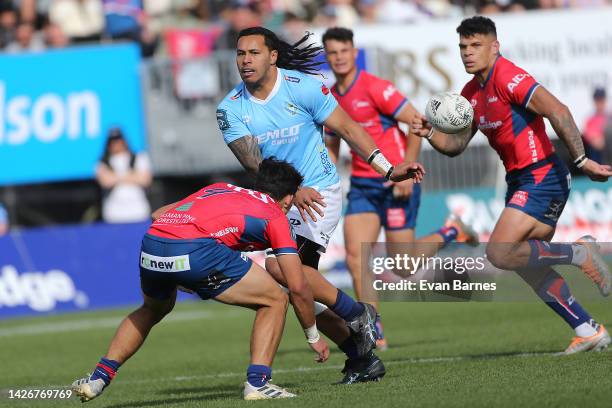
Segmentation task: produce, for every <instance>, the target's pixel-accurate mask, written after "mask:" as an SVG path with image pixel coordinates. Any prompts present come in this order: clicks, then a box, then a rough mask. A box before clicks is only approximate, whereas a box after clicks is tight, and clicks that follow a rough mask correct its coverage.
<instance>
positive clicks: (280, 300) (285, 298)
mask: <svg viewBox="0 0 612 408" xmlns="http://www.w3.org/2000/svg"><path fill="white" fill-rule="evenodd" d="M278 292H279V293H278V294H277V295H276V299H275V306H276V307H278V308H279V309H282V310H284V311H286V310H287V308H288V307H289V295H288V294H287V293H286V292H285V291H284V290H279V291H278Z"/></svg>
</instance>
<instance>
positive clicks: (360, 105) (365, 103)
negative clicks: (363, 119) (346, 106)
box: [351, 99, 370, 110]
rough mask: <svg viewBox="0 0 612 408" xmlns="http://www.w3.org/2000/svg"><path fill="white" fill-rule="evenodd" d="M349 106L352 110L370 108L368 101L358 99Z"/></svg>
mask: <svg viewBox="0 0 612 408" xmlns="http://www.w3.org/2000/svg"><path fill="white" fill-rule="evenodd" d="M351 105H352V106H353V110H357V109H362V108H368V107H369V106H370V102H368V101H360V100H358V99H356V100H354V101H353V102H352V103H351Z"/></svg>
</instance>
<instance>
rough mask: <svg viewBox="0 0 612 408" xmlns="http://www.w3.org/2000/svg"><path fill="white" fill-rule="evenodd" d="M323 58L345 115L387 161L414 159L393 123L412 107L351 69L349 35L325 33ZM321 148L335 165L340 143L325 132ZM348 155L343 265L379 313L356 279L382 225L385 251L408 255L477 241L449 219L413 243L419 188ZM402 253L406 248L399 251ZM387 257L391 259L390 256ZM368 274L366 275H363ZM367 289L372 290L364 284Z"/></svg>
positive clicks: (413, 144) (412, 142)
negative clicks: (363, 251)
mask: <svg viewBox="0 0 612 408" xmlns="http://www.w3.org/2000/svg"><path fill="white" fill-rule="evenodd" d="M322 42H323V46H324V47H325V55H326V58H327V62H328V63H329V66H330V68H331V69H332V71H333V73H334V76H335V77H336V84H335V85H334V86H333V87H332V88H331V91H332V94H333V95H334V97H335V98H336V100H337V101H338V103H339V104H340V106H341V107H342V108H343V109H344V110H345V111H346V113H348V114H349V116H350V117H351V118H352V119H353V120H355V121H356V122H358V123H359V124H360V125H361V126H363V128H364V129H365V130H366V131H367V132H368V133H369V135H370V136H371V137H372V139H373V140H374V142H376V146H377V147H378V148H379V149H380V151H381V152H383V153H384V155H385V156H386V157H387V158H388V159H389V160H390V161H391V163H401V162H402V161H406V162H411V161H415V160H417V157H418V155H419V150H420V148H421V139H420V138H419V137H417V136H415V135H410V136H408V137H406V135H405V134H404V132H402V130H401V129H400V128H399V125H398V122H404V123H410V122H411V121H412V118H413V117H414V116H415V115H416V114H417V111H416V109H415V108H414V106H413V105H412V104H411V103H410V102H408V100H407V99H406V98H405V97H404V96H403V95H402V94H401V93H400V92H399V91H398V90H397V89H396V88H395V86H393V84H392V83H391V82H389V81H386V80H384V79H381V78H378V77H377V76H375V75H372V74H370V73H369V72H366V71H363V70H360V69H359V68H358V67H357V65H356V60H357V54H358V49H357V48H355V46H354V43H353V32H352V31H351V30H349V29H347V28H341V27H334V28H330V29H328V30H327V31H326V32H325V33H324V34H323V38H322ZM326 145H327V147H328V149H329V151H330V153H331V156H332V160H334V162H336V160H337V158H338V153H339V150H340V139H339V138H338V137H335V134H333V133H332V132H328V137H327V138H326ZM351 155H352V172H351V188H350V191H349V193H348V196H347V198H348V206H347V208H346V214H345V217H344V244H345V247H346V264H347V266H348V269H349V271H350V273H351V276H352V278H353V287H354V288H355V295H356V296H357V299H359V300H366V299H367V300H368V301H370V302H371V303H372V304H373V305H374V307H376V310H378V311H379V312H380V309H379V308H378V304H377V302H376V301H375V300H376V292H375V291H372V290H369V291H367V292H366V293H367V295H366V294H365V293H364V291H362V283H366V282H368V281H369V280H370V276H369V275H368V276H365V275H364V276H362V275H361V267H362V266H361V245H362V243H363V242H375V241H376V240H377V239H378V234H379V232H380V228H381V226H382V227H383V228H384V229H385V241H386V242H387V243H388V244H391V245H388V252H390V253H391V252H394V251H393V249H394V245H393V244H400V243H404V244H406V243H414V242H415V241H416V242H417V243H418V244H421V243H423V244H425V245H418V247H416V246H415V247H414V248H408V249H409V250H410V251H411V252H414V253H418V254H419V255H423V256H426V257H427V256H431V255H433V254H434V253H436V252H437V251H438V250H439V249H440V248H441V247H443V246H444V245H446V244H447V243H449V242H451V241H454V240H456V241H458V242H469V243H471V244H476V243H478V236H477V235H476V234H475V233H474V232H473V231H472V230H471V229H470V228H468V227H466V226H465V225H464V224H463V223H462V222H461V220H460V219H458V218H454V217H449V219H448V220H447V222H446V224H445V226H444V227H443V228H440V229H439V230H438V231H436V232H434V233H432V234H430V235H427V236H425V237H423V238H420V239H418V240H415V235H414V228H415V226H416V219H417V214H418V210H419V204H420V199H421V187H420V185H418V184H416V185H415V184H414V183H413V181H412V180H405V181H402V182H399V183H391V182H389V181H387V180H386V179H385V178H384V177H380V175H379V174H378V173H377V172H376V171H374V169H372V168H371V167H370V166H369V165H368V163H367V162H366V161H365V160H363V159H362V158H361V156H359V154H357V153H356V152H355V151H354V150H351ZM402 248H403V249H404V250H406V249H407V248H406V246H403V247H402ZM390 256H392V255H390ZM366 275H367V274H366ZM363 286H364V287H365V288H366V289H367V288H368V287H371V285H368V284H367V283H366V284H364V285H363ZM377 331H378V335H379V339H378V340H377V346H378V348H381V349H385V348H386V347H387V342H386V339H385V338H384V336H383V331H382V324H381V323H380V321H377Z"/></svg>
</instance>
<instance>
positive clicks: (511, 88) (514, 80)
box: [508, 74, 531, 93]
mask: <svg viewBox="0 0 612 408" xmlns="http://www.w3.org/2000/svg"><path fill="white" fill-rule="evenodd" d="M530 76H531V75H529V74H516V75H515V76H514V78H512V80H511V81H510V82H508V90H509V91H510V93H514V88H516V87H517V86H518V84H520V83H521V81H522V80H523V79H525V78H528V77H530Z"/></svg>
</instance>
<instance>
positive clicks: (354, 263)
mask: <svg viewBox="0 0 612 408" xmlns="http://www.w3.org/2000/svg"><path fill="white" fill-rule="evenodd" d="M360 261H361V260H360V258H359V254H358V253H357V252H355V251H352V250H350V249H347V251H346V265H347V266H348V268H349V271H350V272H351V274H352V275H355V274H359V270H360V268H359V267H360V265H359V264H360Z"/></svg>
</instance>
